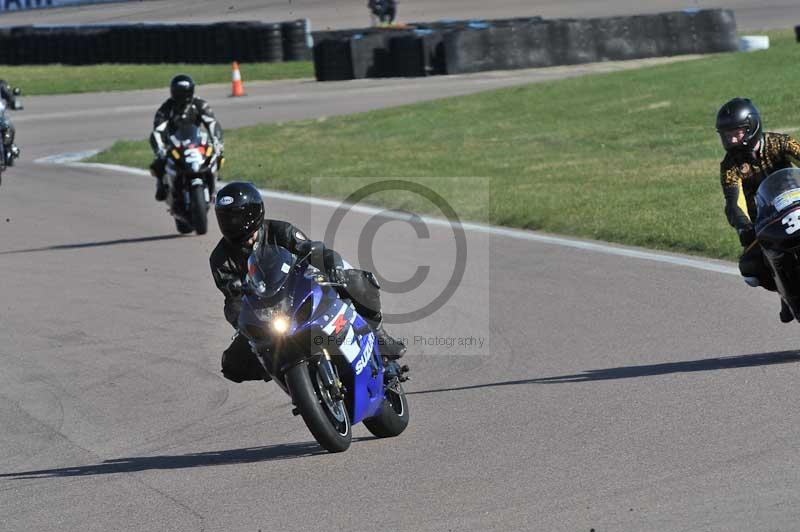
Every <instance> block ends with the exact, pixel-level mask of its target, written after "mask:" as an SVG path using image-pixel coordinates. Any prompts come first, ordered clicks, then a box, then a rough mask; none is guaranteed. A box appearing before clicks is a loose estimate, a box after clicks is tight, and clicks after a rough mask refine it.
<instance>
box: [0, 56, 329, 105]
mask: <svg viewBox="0 0 800 532" xmlns="http://www.w3.org/2000/svg"><path fill="white" fill-rule="evenodd" d="M2 68H3V79H5V80H7V81H8V82H9V83H10V84H11V85H12V86H14V87H21V88H22V90H23V93H24V94H23V95H28V96H30V95H42V94H70V93H81V92H106V91H121V90H136V89H156V88H160V87H166V86H167V85H169V80H170V79H171V78H172V76H174V75H175V74H177V73H179V72H186V73H187V74H190V75H191V76H192V77H193V78H194V80H195V82H196V83H198V84H200V85H202V84H206V83H225V82H230V80H231V66H230V65H229V64H223V65H196V64H192V65H189V64H180V63H178V64H161V65H123V64H106V65H90V66H68V65H37V66H8V65H3V67H2ZM240 68H241V70H242V76H243V78H244V79H246V80H248V81H258V80H276V79H297V78H312V77H314V66H313V64H312V63H311V62H309V61H292V62H286V63H252V64H243V65H240Z"/></svg>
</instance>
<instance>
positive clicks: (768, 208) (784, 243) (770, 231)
mask: <svg viewBox="0 0 800 532" xmlns="http://www.w3.org/2000/svg"><path fill="white" fill-rule="evenodd" d="M756 206H757V208H758V216H757V218H756V236H757V238H758V241H759V243H760V245H761V248H762V249H763V250H764V257H765V258H766V260H767V263H768V265H769V267H770V269H771V271H772V275H773V278H774V279H775V285H776V287H777V289H778V293H779V294H780V296H781V297H782V298H783V300H784V301H786V303H787V305H788V306H789V308H790V309H791V310H792V313H793V314H794V316H795V319H798V320H800V169H799V168H786V169H784V170H778V171H777V172H774V173H772V174H770V175H769V176H768V177H767V178H766V179H765V180H764V181H763V182H762V183H761V185H760V186H759V187H758V191H757V192H756Z"/></svg>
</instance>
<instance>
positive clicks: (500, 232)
mask: <svg viewBox="0 0 800 532" xmlns="http://www.w3.org/2000/svg"><path fill="white" fill-rule="evenodd" d="M94 153H97V152H80V153H66V154H62V155H55V156H51V157H45V158H43V159H37V160H36V161H35V162H37V163H44V164H64V165H66V166H71V167H74V168H86V169H102V170H111V171H114V172H124V173H128V174H134V175H144V176H149V175H150V172H148V171H146V170H142V169H140V168H131V167H129V166H119V165H116V164H99V163H81V162H76V161H78V160H80V159H84V158H86V157H89V156H91V155H94ZM261 194H262V195H263V196H264V197H267V198H272V199H276V200H281V201H290V202H294V203H303V204H306V205H318V206H320V207H330V208H333V209H337V208H340V207H345V208H347V209H348V210H349V211H353V212H357V213H362V214H367V215H370V216H376V215H377V216H384V217H387V218H393V219H397V220H410V219H411V215H410V214H408V213H404V212H399V211H393V210H390V209H382V208H378V207H369V206H366V205H346V204H344V203H342V202H340V201H335V200H329V199H323V198H315V197H313V196H301V195H299V194H292V193H289V192H278V191H275V190H263V189H262V190H261ZM420 219H421V220H422V221H423V222H425V223H426V224H429V225H436V226H446V227H450V226H451V223H450V222H449V221H448V220H443V219H441V218H433V217H430V216H421V217H419V218H418V220H420ZM460 226H461V227H462V228H463V229H464V230H465V231H473V232H476V233H484V234H490V235H496V236H503V237H507V238H514V239H517V240H527V241H529V242H539V243H543V244H551V245H554V246H561V247H567V248H573V249H581V250H584V251H592V252H595V253H603V254H606V255H616V256H619V257H627V258H631V259H639V260H647V261H651V262H660V263H664V264H672V265H675V266H683V267H687V268H694V269H696V270H704V271H710V272H715V273H722V274H726V275H735V276H737V277H738V276H740V275H741V274H740V273H739V269H738V268H737V267H736V266H734V265H733V264H731V263H726V262H722V261H712V260H708V259H701V258H694V257H689V256H684V255H676V254H665V253H655V252H652V251H645V250H641V249H637V248H631V247H622V246H612V245H609V244H601V243H598V242H591V241H586V240H577V239H572V238H564V237H558V236H551V235H545V234H541V233H536V232H533V231H525V230H522V229H511V228H508V227H498V226H493V225H486V224H478V223H472V222H461V224H460Z"/></svg>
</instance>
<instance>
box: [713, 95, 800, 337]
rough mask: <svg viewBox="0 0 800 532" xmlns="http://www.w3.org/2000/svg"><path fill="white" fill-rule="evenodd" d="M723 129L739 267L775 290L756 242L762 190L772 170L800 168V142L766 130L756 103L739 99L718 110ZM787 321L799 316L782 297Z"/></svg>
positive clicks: (754, 282) (728, 209) (728, 208)
mask: <svg viewBox="0 0 800 532" xmlns="http://www.w3.org/2000/svg"><path fill="white" fill-rule="evenodd" d="M717 132H718V133H719V136H720V139H721V140H722V146H723V148H725V151H726V152H727V154H726V155H725V158H724V159H723V160H722V163H721V165H720V173H721V181H722V191H723V193H724V195H725V214H726V215H727V217H728V222H729V223H730V224H731V225H732V226H733V227H734V228H735V229H736V233H737V234H738V235H739V242H740V243H741V245H742V247H743V252H742V256H741V258H740V259H739V271H741V273H742V276H743V277H744V278H745V281H746V282H747V284H749V285H750V286H762V287H763V288H765V289H767V290H770V291H775V290H776V287H775V281H774V279H773V278H772V275H771V273H770V270H769V266H767V264H766V262H765V259H764V256H763V253H762V251H761V246H760V245H759V244H758V241H757V240H756V233H755V229H754V228H753V220H755V219H756V191H757V190H758V186H759V185H760V184H761V182H762V181H764V179H765V178H766V177H767V176H768V175H770V174H771V173H773V172H775V171H777V170H782V169H784V168H790V167H792V165H793V164H794V165H798V166H800V143H798V142H797V140H795V139H794V138H792V137H790V136H789V135H783V134H779V133H769V132H767V133H764V132H763V129H762V126H761V114H760V113H759V112H758V109H757V108H756V106H755V105H753V102H751V101H750V100H748V99H746V98H734V99H732V100H730V101H729V102H727V103H726V104H725V105H723V106H722V107H721V108H720V110H719V112H718V113H717ZM780 318H781V321H782V322H783V323H788V322H790V321H793V320H794V317H793V316H792V312H791V310H789V307H788V306H787V305H786V303H784V301H783V299H781V312H780Z"/></svg>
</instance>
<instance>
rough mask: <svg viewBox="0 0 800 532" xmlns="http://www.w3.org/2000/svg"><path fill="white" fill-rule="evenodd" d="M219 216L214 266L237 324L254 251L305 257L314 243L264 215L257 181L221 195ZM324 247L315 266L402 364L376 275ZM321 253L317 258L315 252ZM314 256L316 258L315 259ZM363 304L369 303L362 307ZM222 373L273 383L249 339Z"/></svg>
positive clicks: (241, 339) (235, 345) (239, 340)
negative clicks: (271, 248) (270, 248)
mask: <svg viewBox="0 0 800 532" xmlns="http://www.w3.org/2000/svg"><path fill="white" fill-rule="evenodd" d="M214 210H215V212H216V215H217V221H218V222H219V228H220V231H221V232H222V235H223V237H222V239H220V241H219V243H218V244H217V246H216V248H215V249H214V251H213V252H212V253H211V257H210V259H209V263H210V266H211V274H212V276H213V278H214V283H215V284H216V285H217V288H218V289H219V290H220V291H221V292H222V294H223V295H224V296H225V319H226V320H228V322H229V323H230V324H231V325H233V327H234V328H235V327H236V326H237V321H238V318H239V312H240V310H241V305H242V301H241V298H242V283H243V281H244V278H245V276H246V274H247V259H248V257H249V256H250V253H251V252H252V251H253V249H254V248H256V247H258V246H264V245H278V246H281V247H284V248H286V249H288V250H289V251H290V252H291V253H293V254H295V255H305V253H306V252H307V250H308V249H309V248H310V244H311V242H310V241H309V240H308V237H306V235H305V233H303V232H302V231H301V230H300V229H298V228H297V227H295V226H294V225H292V224H290V223H289V222H283V221H279V220H269V219H265V217H264V202H263V200H262V198H261V194H260V193H259V191H258V189H257V188H256V187H255V186H254V185H253V184H252V183H245V182H232V183H229V184H227V185H225V186H224V187H222V188H221V189H220V190H219V191H218V192H217V200H216V205H215V209H214ZM314 244H315V245H319V246H322V247H323V251H322V253H321V254H320V255H321V256H322V257H323V258H322V263H320V264H312V265H313V266H314V267H316V268H318V269H319V270H320V271H323V272H325V273H326V274H327V275H328V278H329V279H330V280H331V281H332V282H335V283H341V284H342V285H344V288H340V289H339V292H340V295H342V297H345V298H347V299H350V300H351V301H352V302H353V305H354V306H355V307H356V310H357V311H358V313H359V314H360V315H361V316H362V317H363V318H364V319H365V320H366V321H367V323H368V324H369V325H370V327H371V328H372V330H373V332H374V333H375V336H376V339H377V340H378V345H380V346H381V353H382V355H384V357H385V358H386V359H387V360H396V359H398V358H400V357H401V356H403V354H404V353H405V351H406V347H405V345H404V344H403V343H402V342H400V341H398V340H396V339H394V338H392V337H391V336H389V334H388V333H387V332H386V330H385V329H384V328H383V324H382V319H383V318H382V315H381V305H380V292H379V289H380V286H379V285H378V282H377V281H376V280H375V277H374V276H373V274H372V273H370V272H366V271H363V270H355V269H345V267H344V263H343V261H342V258H341V256H340V255H339V254H338V253H337V252H335V251H334V250H332V249H329V248H324V245H323V244H322V243H321V242H315V243H314ZM315 255H316V254H315ZM312 256H313V255H312ZM362 302H363V304H362ZM222 374H223V375H224V376H225V377H226V378H227V379H229V380H232V381H233V382H242V381H246V380H269V376H268V375H267V374H266V372H265V371H264V368H263V367H262V366H261V363H260V362H259V361H258V359H257V358H256V356H255V355H254V354H253V353H252V351H251V350H250V345H249V343H248V341H247V339H246V338H245V336H244V335H241V334H237V335H236V337H235V338H234V339H233V342H232V343H231V345H230V347H228V348H227V349H226V350H225V352H224V353H223V354H222Z"/></svg>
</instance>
